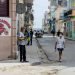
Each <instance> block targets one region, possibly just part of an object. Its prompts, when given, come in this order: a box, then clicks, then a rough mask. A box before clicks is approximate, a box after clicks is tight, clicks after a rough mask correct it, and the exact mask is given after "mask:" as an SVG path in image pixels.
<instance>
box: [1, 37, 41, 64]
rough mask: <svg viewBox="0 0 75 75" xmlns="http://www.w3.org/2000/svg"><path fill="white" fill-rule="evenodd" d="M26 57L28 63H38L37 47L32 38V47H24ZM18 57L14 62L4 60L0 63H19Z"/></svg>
mask: <svg viewBox="0 0 75 75" xmlns="http://www.w3.org/2000/svg"><path fill="white" fill-rule="evenodd" d="M26 57H27V61H29V62H28V63H30V64H31V63H35V62H40V61H39V57H38V47H37V44H36V41H35V39H34V38H33V45H29V46H26ZM19 58H20V57H19V56H18V59H16V60H4V61H0V63H20V61H19V60H20V59H19Z"/></svg>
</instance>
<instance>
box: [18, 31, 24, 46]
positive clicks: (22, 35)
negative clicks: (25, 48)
mask: <svg viewBox="0 0 75 75" xmlns="http://www.w3.org/2000/svg"><path fill="white" fill-rule="evenodd" d="M19 37H20V38H21V37H22V38H24V37H25V36H24V33H23V32H20V33H19ZM19 45H25V40H22V41H19Z"/></svg>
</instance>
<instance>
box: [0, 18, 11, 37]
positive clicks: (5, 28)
mask: <svg viewBox="0 0 75 75" xmlns="http://www.w3.org/2000/svg"><path fill="white" fill-rule="evenodd" d="M0 36H11V19H10V18H4V17H0Z"/></svg>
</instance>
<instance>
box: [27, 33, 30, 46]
mask: <svg viewBox="0 0 75 75" xmlns="http://www.w3.org/2000/svg"><path fill="white" fill-rule="evenodd" d="M29 44H30V32H27V45H29Z"/></svg>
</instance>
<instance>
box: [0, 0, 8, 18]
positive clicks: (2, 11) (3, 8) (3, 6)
mask: <svg viewBox="0 0 75 75" xmlns="http://www.w3.org/2000/svg"><path fill="white" fill-rule="evenodd" d="M0 17H9V0H0Z"/></svg>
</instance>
